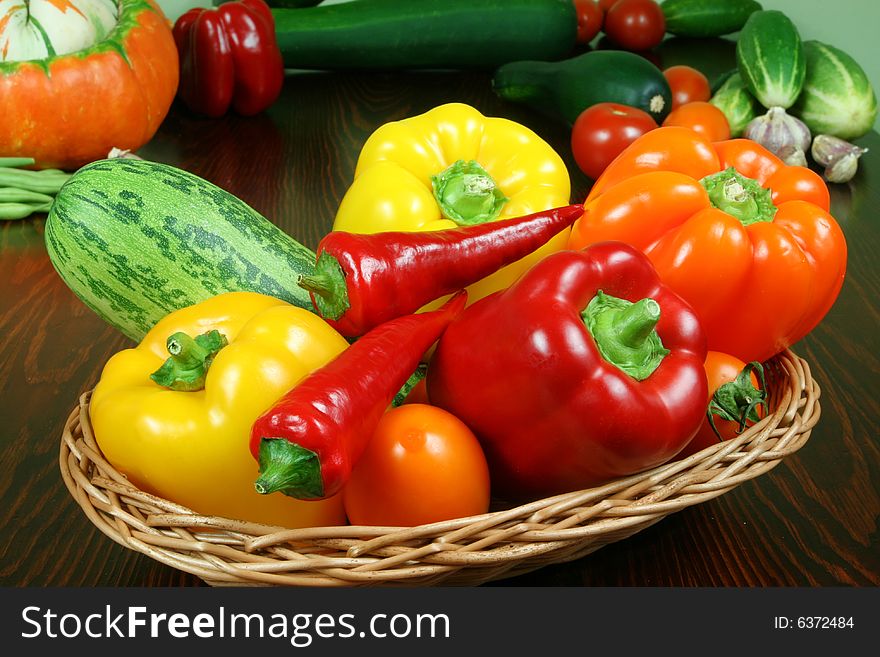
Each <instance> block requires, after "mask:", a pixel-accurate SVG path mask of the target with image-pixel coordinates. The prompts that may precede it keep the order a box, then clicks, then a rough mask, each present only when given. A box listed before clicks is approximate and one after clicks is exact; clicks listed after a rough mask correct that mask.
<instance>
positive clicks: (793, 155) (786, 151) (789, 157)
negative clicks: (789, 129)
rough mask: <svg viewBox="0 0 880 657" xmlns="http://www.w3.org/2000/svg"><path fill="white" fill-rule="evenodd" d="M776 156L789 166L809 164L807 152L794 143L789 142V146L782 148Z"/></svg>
mask: <svg viewBox="0 0 880 657" xmlns="http://www.w3.org/2000/svg"><path fill="white" fill-rule="evenodd" d="M776 156H777V157H778V158H779V159H780V160H782V161H783V162H785V163H786V164H787V165H788V166H792V167H805V166H807V156H806V154H805V153H804V152H803V151H802V150H801V149H800V148H798V147H797V146H794V145H793V144H788V145H787V146H783V147H782V149H780V151H779V152H778V153H776Z"/></svg>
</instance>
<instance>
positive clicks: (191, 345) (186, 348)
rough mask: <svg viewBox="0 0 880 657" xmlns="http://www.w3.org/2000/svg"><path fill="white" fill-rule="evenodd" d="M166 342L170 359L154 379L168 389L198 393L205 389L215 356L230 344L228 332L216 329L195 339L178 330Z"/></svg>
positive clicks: (155, 373) (154, 375) (151, 376)
mask: <svg viewBox="0 0 880 657" xmlns="http://www.w3.org/2000/svg"><path fill="white" fill-rule="evenodd" d="M165 344H166V347H167V349H168V354H169V358H168V360H166V361H165V362H164V363H163V364H162V367H160V368H159V369H158V370H156V371H155V372H153V373H152V374H151V375H150V378H151V379H152V380H153V381H155V382H156V383H158V384H159V385H160V386H162V387H164V388H170V389H171V390H179V391H184V392H194V391H196V390H203V389H204V388H205V378H206V377H207V375H208V369H209V368H210V367H211V363H212V362H213V361H214V357H215V356H216V355H217V353H218V352H219V351H220V350H221V349H222V348H223V347H225V346H226V345H227V344H229V343H228V341H227V340H226V336H225V335H223V334H222V333H220V332H219V331H216V330H215V331H208V332H207V333H202V334H201V335H197V336H196V337H195V338H192V337H190V336H189V335H187V334H186V333H183V332H182V331H178V332H177V333H174V334H173V335H171V336H170V337H169V338H168V340H167V341H166V343H165Z"/></svg>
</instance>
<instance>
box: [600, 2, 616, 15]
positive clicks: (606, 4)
mask: <svg viewBox="0 0 880 657" xmlns="http://www.w3.org/2000/svg"><path fill="white" fill-rule="evenodd" d="M615 4H617V0H599V9H601V10H602V13H608V10H609V9H611V8H612V7H613V6H614V5H615Z"/></svg>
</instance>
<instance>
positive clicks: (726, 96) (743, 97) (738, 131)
mask: <svg viewBox="0 0 880 657" xmlns="http://www.w3.org/2000/svg"><path fill="white" fill-rule="evenodd" d="M709 102H710V103H712V104H713V105H714V106H715V107H717V108H718V109H720V110H721V111H722V112H724V116H726V117H727V123H729V124H730V136H731V137H739V136H741V135H742V132H743V130H745V127H746V126H747V125H748V124H749V123H750V122H751V120H752V119H754V118H755V117H757V116H758V115H759V114H761V113H762V112H761V105H760V104H759V103H758V101H757V100H755V97H754V96H752V94H751V93H749V90H748V89H746V85H745V84H743V81H742V78H741V77H740V75H739V73H734V74H733V75H731V76H730V77H729V78H727V79H726V80H725V81H724V83H723V84H722V85H721V86H720V87H719V88H718V91H716V92H715V93H714V95H713V96H712V98H710V99H709Z"/></svg>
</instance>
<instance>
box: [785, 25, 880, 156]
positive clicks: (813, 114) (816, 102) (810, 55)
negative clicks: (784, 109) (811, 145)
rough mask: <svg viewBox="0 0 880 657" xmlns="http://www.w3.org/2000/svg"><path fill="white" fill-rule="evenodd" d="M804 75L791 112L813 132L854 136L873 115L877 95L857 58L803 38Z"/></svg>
mask: <svg viewBox="0 0 880 657" xmlns="http://www.w3.org/2000/svg"><path fill="white" fill-rule="evenodd" d="M804 56H805V57H806V62H807V75H806V78H805V79H804V87H803V90H802V91H801V95H800V96H799V97H798V99H797V102H796V103H795V104H794V105H793V106H792V108H791V112H792V114H794V115H795V116H796V117H798V118H799V119H800V120H801V121H803V122H804V123H806V124H807V127H808V128H809V129H810V131H811V132H812V133H813V134H814V135H815V134H826V135H833V136H835V137H839V138H840V139H855V138H857V137H861V136H862V135H864V134H865V133H867V132H868V131H869V130H871V128H872V127H873V125H874V120H875V119H876V118H877V95H876V94H875V93H874V89H873V88H872V87H871V82H870V81H869V80H868V76H867V75H866V74H865V71H864V70H863V69H862V67H861V66H859V64H858V62H856V60H854V59H853V58H852V57H850V56H849V55H847V54H846V53H845V52H843V51H842V50H840V49H839V48H835V47H834V46H829V45H828V44H826V43H821V42H819V41H805V42H804Z"/></svg>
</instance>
